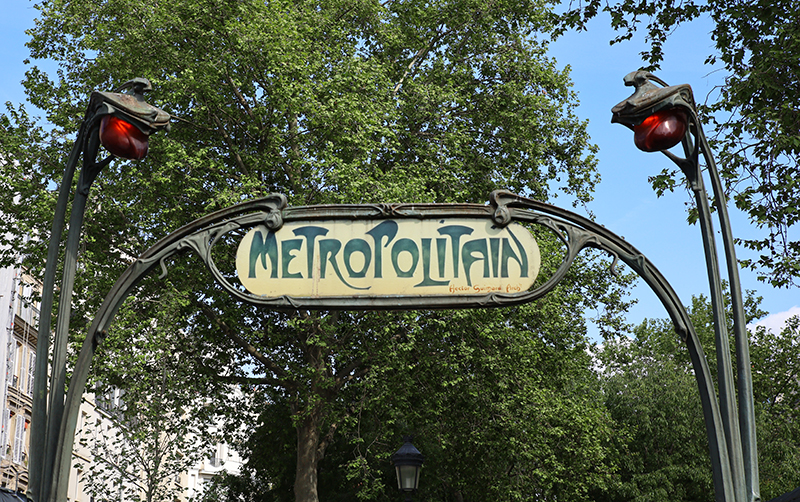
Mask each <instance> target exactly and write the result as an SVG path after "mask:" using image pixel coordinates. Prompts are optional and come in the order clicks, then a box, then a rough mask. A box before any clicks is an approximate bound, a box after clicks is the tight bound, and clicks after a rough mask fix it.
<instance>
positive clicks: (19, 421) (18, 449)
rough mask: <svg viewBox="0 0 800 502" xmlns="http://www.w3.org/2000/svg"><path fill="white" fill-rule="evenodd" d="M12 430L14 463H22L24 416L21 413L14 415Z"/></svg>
mask: <svg viewBox="0 0 800 502" xmlns="http://www.w3.org/2000/svg"><path fill="white" fill-rule="evenodd" d="M15 425H16V427H15V430H14V460H13V461H14V463H15V464H21V463H22V451H23V447H24V446H25V417H24V416H22V415H17V416H16V421H15Z"/></svg>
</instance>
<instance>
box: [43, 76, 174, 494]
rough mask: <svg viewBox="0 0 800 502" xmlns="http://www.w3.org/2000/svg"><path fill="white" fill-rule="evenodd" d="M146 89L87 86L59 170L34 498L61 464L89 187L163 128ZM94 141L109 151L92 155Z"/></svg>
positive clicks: (140, 84) (136, 84)
mask: <svg viewBox="0 0 800 502" xmlns="http://www.w3.org/2000/svg"><path fill="white" fill-rule="evenodd" d="M150 90H152V86H151V84H150V81H149V80H147V79H144V78H136V79H133V80H130V81H128V82H126V83H125V84H123V85H122V86H121V87H120V88H119V89H117V90H116V91H115V92H93V93H92V95H91V97H90V99H89V106H88V107H87V110H86V114H85V116H84V119H83V122H82V123H81V126H80V128H79V130H78V136H77V138H76V139H75V144H74V146H73V148H72V151H71V152H70V156H69V159H68V160H67V165H66V167H65V169H64V176H63V178H62V181H61V186H60V188H59V194H58V201H57V203H56V210H55V215H54V218H53V226H52V230H51V233H50V242H49V247H48V253H47V263H46V266H45V273H44V280H43V285H42V303H41V313H40V318H39V333H38V341H37V345H36V353H37V354H38V355H39V357H37V358H36V367H35V369H34V392H33V409H32V413H31V445H30V464H29V488H28V496H29V498H30V499H31V500H33V501H35V502H42V501H47V500H53V499H54V498H55V497H56V496H57V494H55V493H51V483H52V480H53V478H54V474H56V472H57V469H60V467H56V466H55V465H54V462H55V458H56V452H57V450H58V448H59V446H60V445H61V443H62V442H63V437H61V432H60V429H61V421H62V418H63V415H64V397H65V385H66V372H67V368H66V354H67V340H68V331H69V317H70V310H71V302H72V291H73V287H74V284H75V272H76V268H77V254H78V247H79V243H80V242H79V241H80V234H81V227H82V226H83V215H84V213H85V210H86V201H87V197H88V195H89V189H90V188H91V185H92V183H93V182H94V180H95V178H97V175H98V174H100V171H102V169H103V168H104V167H105V166H107V165H108V164H109V163H110V162H111V161H112V160H113V159H114V158H115V157H122V158H126V159H142V158H144V156H145V155H147V144H148V138H149V136H150V135H151V134H152V133H154V132H157V131H159V130H162V129H168V127H169V119H170V115H169V114H168V113H167V112H165V111H163V110H161V109H160V108H157V107H155V106H152V105H150V104H148V103H147V102H145V100H144V96H143V93H144V92H146V91H150ZM101 144H102V145H103V146H104V147H105V148H106V149H107V150H108V151H109V152H110V154H111V155H109V156H107V157H106V158H104V159H103V160H100V161H97V154H98V152H99V151H100V145H101ZM81 157H83V166H82V168H81V171H80V175H79V178H78V184H77V188H76V190H75V194H74V198H73V202H72V210H71V212H70V221H69V230H68V233H67V242H66V245H65V248H64V249H65V250H64V263H63V268H62V277H61V287H60V295H59V303H58V312H57V315H56V330H55V337H54V340H53V352H52V371H50V372H48V360H49V359H50V358H49V357H48V356H49V355H50V321H51V314H52V308H53V296H54V286H55V274H56V270H57V268H58V267H57V265H58V256H59V247H60V244H61V240H62V239H61V236H62V231H63V227H64V220H65V216H66V210H67V203H68V200H69V196H70V193H71V189H72V182H73V179H74V177H75V168H76V166H77V164H78V160H79V159H80V158H81ZM48 374H49V375H50V386H49V387H50V392H49V397H50V399H49V404H48V401H47V396H48V384H47V377H48ZM67 467H68V466H67Z"/></svg>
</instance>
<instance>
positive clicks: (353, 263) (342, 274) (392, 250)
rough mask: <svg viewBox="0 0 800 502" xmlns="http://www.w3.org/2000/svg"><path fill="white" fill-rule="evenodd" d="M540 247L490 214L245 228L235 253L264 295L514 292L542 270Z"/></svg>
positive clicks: (251, 285)
mask: <svg viewBox="0 0 800 502" xmlns="http://www.w3.org/2000/svg"><path fill="white" fill-rule="evenodd" d="M539 261H540V257H539V247H538V246H537V244H536V240H535V239H534V237H533V235H531V233H530V232H529V231H528V230H527V229H525V227H523V226H522V225H520V224H518V223H514V224H510V225H508V226H506V227H500V226H498V225H496V224H495V223H494V222H492V221H491V220H489V219H482V220H475V219H468V218H446V219H443V218H433V219H400V220H398V219H377V220H365V221H352V220H329V221H323V222H310V223H309V222H302V221H297V222H292V223H287V224H286V225H284V226H283V227H282V228H281V229H280V230H278V231H273V230H270V229H269V228H267V227H266V226H265V225H260V226H258V227H256V228H253V229H252V230H250V231H249V232H248V233H247V235H245V237H244V239H242V242H241V244H239V248H238V253H237V256H236V271H237V273H238V277H239V280H240V281H241V282H242V284H243V285H244V287H245V288H246V289H247V290H248V291H250V292H251V293H253V294H256V295H262V296H282V295H291V296H334V297H335V296H347V295H353V296H375V295H423V296H429V295H449V294H458V293H460V294H485V293H490V292H502V293H517V292H520V291H527V290H528V289H529V288H530V287H531V286H532V285H533V282H534V280H535V279H536V275H537V273H538V272H539Z"/></svg>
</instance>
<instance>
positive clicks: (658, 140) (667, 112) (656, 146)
mask: <svg viewBox="0 0 800 502" xmlns="http://www.w3.org/2000/svg"><path fill="white" fill-rule="evenodd" d="M688 126H689V119H688V118H687V117H686V112H684V111H683V110H681V109H680V108H666V109H664V110H659V111H657V112H656V113H654V114H652V115H650V116H649V117H647V118H646V119H644V121H643V122H642V123H641V124H639V125H637V126H634V127H633V142H634V143H635V144H636V147H637V148H638V149H639V150H643V151H645V152H659V151H661V150H668V149H670V148H672V147H673V146H675V145H677V144H678V143H680V142H681V139H683V136H684V134H686V129H687V127H688Z"/></svg>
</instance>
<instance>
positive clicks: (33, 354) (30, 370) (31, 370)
mask: <svg viewBox="0 0 800 502" xmlns="http://www.w3.org/2000/svg"><path fill="white" fill-rule="evenodd" d="M34 373H36V352H31V359H30V362H29V363H28V395H29V396H32V395H33V375H34Z"/></svg>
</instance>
